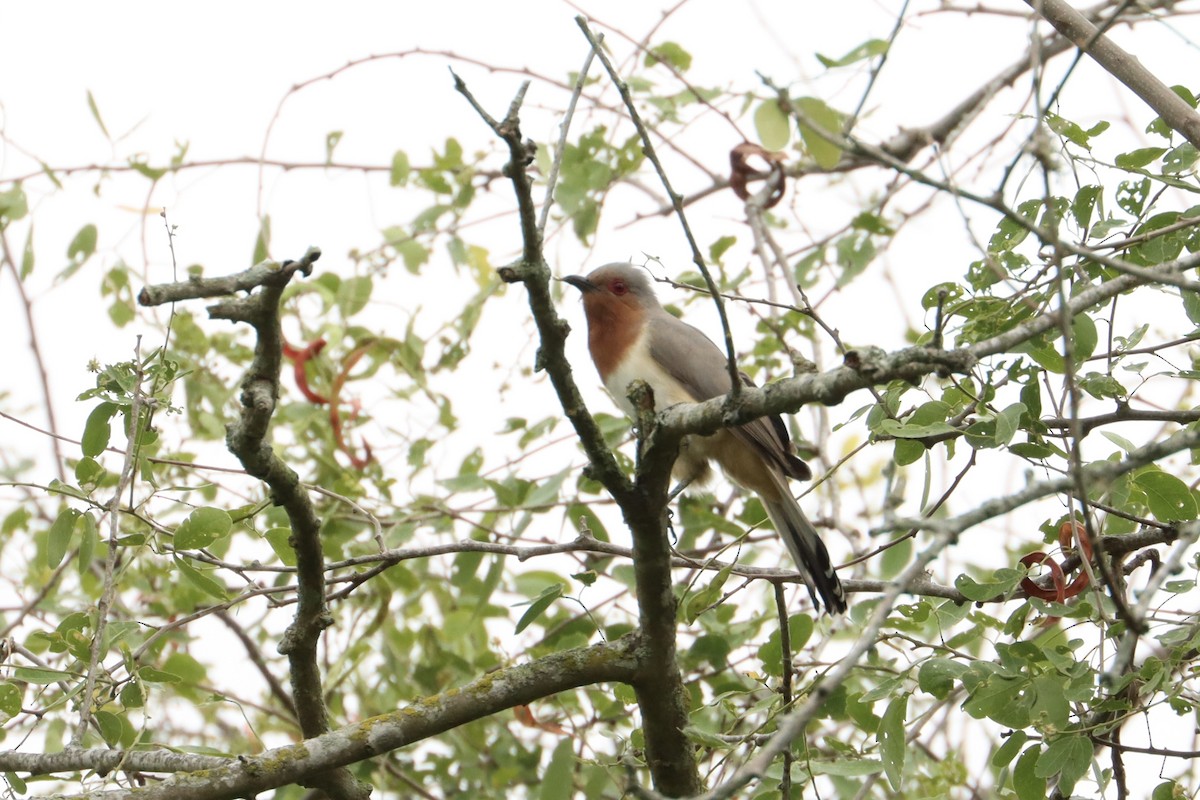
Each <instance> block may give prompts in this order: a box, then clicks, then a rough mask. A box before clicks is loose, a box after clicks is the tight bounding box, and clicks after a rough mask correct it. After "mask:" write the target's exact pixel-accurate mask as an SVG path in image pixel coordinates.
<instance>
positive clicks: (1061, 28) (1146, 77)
mask: <svg viewBox="0 0 1200 800" xmlns="http://www.w3.org/2000/svg"><path fill="white" fill-rule="evenodd" d="M1025 2H1026V3H1028V4H1029V7H1030V8H1032V9H1033V10H1034V11H1036V12H1037V13H1038V14H1040V15H1041V16H1042V18H1043V19H1045V20H1046V21H1047V22H1049V23H1050V24H1051V25H1053V26H1054V27H1055V29H1056V30H1058V32H1059V33H1061V34H1062V35H1063V36H1065V37H1067V38H1068V39H1070V40H1071V41H1072V42H1074V43H1075V46H1076V47H1078V48H1079V49H1080V50H1082V51H1083V52H1085V53H1087V54H1088V55H1089V56H1091V57H1092V58H1093V59H1094V60H1095V61H1096V63H1097V64H1099V65H1100V66H1101V67H1103V68H1104V70H1105V71H1106V72H1108V73H1109V74H1110V75H1112V76H1113V77H1114V78H1116V79H1117V80H1119V81H1120V82H1121V83H1123V84H1125V85H1126V86H1127V87H1129V89H1130V90H1131V91H1132V92H1133V93H1134V94H1136V95H1137V96H1138V97H1140V98H1141V99H1142V100H1143V101H1144V102H1145V103H1146V105H1148V106H1150V107H1151V108H1152V109H1154V110H1155V111H1157V112H1158V114H1159V116H1161V117H1162V118H1163V122H1165V123H1167V125H1169V126H1171V129H1172V130H1175V131H1178V132H1179V133H1180V134H1182V135H1183V137H1184V138H1185V139H1187V140H1188V141H1189V142H1191V143H1192V145H1193V146H1195V147H1200V114H1197V113H1196V111H1195V109H1193V108H1192V107H1191V106H1190V105H1188V104H1187V103H1186V102H1184V100H1183V99H1182V98H1181V97H1180V96H1179V95H1177V94H1175V92H1173V91H1171V88H1170V87H1169V86H1167V85H1166V84H1165V83H1163V82H1162V81H1160V80H1159V79H1158V78H1157V77H1155V76H1154V74H1153V73H1152V72H1150V70H1148V69H1146V68H1145V67H1143V66H1142V63H1141V62H1140V61H1138V60H1137V58H1135V57H1134V56H1132V55H1130V54H1129V53H1127V52H1125V51H1124V50H1122V49H1121V48H1120V47H1118V46H1117V45H1116V43H1115V42H1113V40H1112V39H1109V38H1108V37H1107V36H1105V35H1104V34H1103V33H1101V32H1100V30H1099V29H1097V28H1096V26H1095V25H1093V24H1092V23H1091V22H1090V21H1088V19H1087V18H1086V17H1085V16H1083V14H1081V13H1079V12H1078V11H1076V10H1075V9H1074V8H1072V7H1071V5H1070V4H1069V3H1067V2H1066V0H1025Z"/></svg>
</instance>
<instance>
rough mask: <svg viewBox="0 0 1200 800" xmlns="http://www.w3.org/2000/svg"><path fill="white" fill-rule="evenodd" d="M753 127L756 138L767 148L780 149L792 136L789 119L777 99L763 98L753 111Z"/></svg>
mask: <svg viewBox="0 0 1200 800" xmlns="http://www.w3.org/2000/svg"><path fill="white" fill-rule="evenodd" d="M754 129H755V130H756V131H757V132H758V140H759V141H760V142H762V146H763V147H765V148H767V149H768V150H782V149H783V148H785V147H787V145H788V142H789V141H791V138H792V127H791V120H789V119H788V116H787V114H785V113H783V109H782V108H780V107H779V101H778V100H764V101H763V102H762V103H760V104H759V106H758V108H757V109H756V110H755V112H754Z"/></svg>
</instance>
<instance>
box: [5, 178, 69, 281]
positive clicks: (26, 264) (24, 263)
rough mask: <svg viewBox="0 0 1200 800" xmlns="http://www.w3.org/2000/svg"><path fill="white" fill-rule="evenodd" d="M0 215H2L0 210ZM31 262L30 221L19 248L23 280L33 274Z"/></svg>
mask: <svg viewBox="0 0 1200 800" xmlns="http://www.w3.org/2000/svg"><path fill="white" fill-rule="evenodd" d="M59 188H60V189H61V188H62V187H61V186H60V187H59ZM0 216H3V211H2V210H0ZM33 262H34V253H33V223H30V225H29V231H28V233H26V234H25V247H23V248H22V249H21V280H25V279H26V278H28V277H29V276H30V275H32V274H33Z"/></svg>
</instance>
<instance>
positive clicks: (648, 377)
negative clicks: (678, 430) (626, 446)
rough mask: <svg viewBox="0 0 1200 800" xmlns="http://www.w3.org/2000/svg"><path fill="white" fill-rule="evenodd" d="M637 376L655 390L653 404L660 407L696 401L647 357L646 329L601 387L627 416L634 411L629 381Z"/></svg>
mask: <svg viewBox="0 0 1200 800" xmlns="http://www.w3.org/2000/svg"><path fill="white" fill-rule="evenodd" d="M638 380H640V381H645V382H646V383H647V384H648V385H649V386H650V388H651V389H652V390H653V391H654V408H655V409H657V410H659V411H661V410H662V409H664V408H668V407H670V406H673V405H677V404H679V403H694V402H696V401H695V399H694V398H693V397H692V396H691V395H690V394H688V392H687V391H686V390H685V389H684V388H683V385H682V384H681V383H680V382H679V381H677V380H675V378H673V377H671V375H670V374H668V373H667V371H666V370H664V369H663V368H662V366H661V365H660V364H659V363H658V362H657V361H655V360H654V359H652V358H651V357H650V347H649V335H648V332H647V331H645V330H643V331H642V334H641V335H640V336H639V337H638V338H637V341H635V342H634V343H633V346H632V347H630V348H629V351H628V352H627V353H626V355H625V358H624V359H623V360H622V361H621V363H620V364H618V365H617V368H616V369H614V370H613V371H612V372H610V373H609V375H608V378H607V379H606V380H605V381H604V388H605V389H607V390H608V393H609V394H610V395H612V398H613V400H615V401H616V403H617V405H618V406H620V407H621V410H622V411H624V412H625V413H626V414H627V415H629V416H630V417H634V416H636V415H635V413H634V410H633V405H632V404H631V403H630V402H629V384H631V383H633V382H634V381H638Z"/></svg>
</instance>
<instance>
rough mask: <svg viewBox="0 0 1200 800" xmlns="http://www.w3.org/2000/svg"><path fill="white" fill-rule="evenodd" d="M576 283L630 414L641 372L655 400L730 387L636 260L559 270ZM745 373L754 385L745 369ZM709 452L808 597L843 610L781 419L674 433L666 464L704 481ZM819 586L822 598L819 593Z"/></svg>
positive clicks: (598, 358) (670, 401) (602, 365)
mask: <svg viewBox="0 0 1200 800" xmlns="http://www.w3.org/2000/svg"><path fill="white" fill-rule="evenodd" d="M562 280H563V281H564V282H565V283H568V284H570V285H571V286H574V287H575V288H576V289H578V290H579V291H580V293H581V295H582V298H583V310H584V316H585V317H586V318H587V328H588V351H589V353H590V354H591V357H592V361H593V362H594V363H595V365H596V371H597V372H599V373H600V380H601V381H602V382H603V383H604V388H605V389H606V390H607V391H608V393H609V394H610V395H612V397H613V399H614V400H615V401H616V403H617V405H619V406H620V407H621V410H622V411H624V412H625V413H626V414H627V415H628V416H630V417H631V418H633V417H635V416H636V415H635V412H634V408H633V405H632V403H631V402H630V400H629V398H628V392H629V385H630V384H631V383H632V382H634V381H636V380H641V381H644V382H645V383H646V384H647V385H648V386H649V387H650V389H651V390H652V391H653V392H654V401H655V405H656V406H657V407H658V408H659V409H665V408H668V407H670V406H673V405H676V404H679V403H699V402H703V401H705V400H709V399H711V398H714V397H720V396H722V395H726V394H729V392H730V390H731V389H732V388H733V383H732V381H731V380H730V376H729V369H728V366H727V364H728V362H727V360H726V357H725V353H724V352H723V351H722V350H721V349H720V348H718V347H717V345H716V344H714V343H713V341H712V340H711V339H709V338H708V337H707V336H705V335H704V334H703V333H702V332H701V331H700V330H699V329H697V328H694V327H693V326H691V325H689V324H687V323H686V322H684V321H683V320H681V319H678V318H677V317H674V316H672V315H671V314H670V313H668V312H667V311H666V309H664V308H663V307H662V305H661V304H660V303H659V301H658V297H657V296H656V295H655V293H654V288H653V286H652V285H651V283H650V279H649V277H648V275H647V273H646V272H645V271H644V270H642V269H639V268H638V267H636V266H634V265H633V264H626V263H616V264H607V265H605V266H602V267H599V268H597V269H595V270H593V271H592V272H590V273H589V274H588V275H587V276H582V275H569V276H567V277H564V278H563V279H562ZM740 377H741V380H742V383H743V384H744V385H746V386H753V385H754V384H753V383H752V382H751V381H750V379H749V377H747V376H746V375H744V374H742V375H740ZM713 461H715V462H716V463H717V465H718V466H720V468H721V471H722V472H724V473H725V475H726V477H728V478H729V479H730V480H731V481H732V482H733V483H734V484H736V485H738V486H740V487H742V488H743V489H746V490H748V491H751V492H754V493H755V494H757V495H758V497H759V499H760V500H762V504H763V508H764V509H766V512H767V517H768V518H769V519H770V520H771V523H772V525H774V526H775V530H776V531H777V532H778V533H779V535H780V536H781V538H782V539H783V542H784V544H785V545H786V546H787V549H788V551H789V552H790V553H791V555H792V558H793V559H794V560H795V562H796V566H797V567H798V568H799V571H800V575H801V577H802V578H803V580H804V583H805V585H806V587H807V588H808V593H809V596H810V597H811V598H812V601H813V606H814V607H815V608H817V609H820V606H821V603H822V602H823V603H824V605H825V609H826V610H827V611H828V612H829V613H830V614H840V613H842V612H844V611H845V610H846V593H845V590H844V589H843V588H842V582H841V581H840V580H839V579H838V576H837V572H836V571H835V570H834V568H833V563H832V561H831V560H830V558H829V551H828V550H827V549H826V548H825V543H824V542H822V541H821V537H820V535H819V534H818V533H817V530H816V528H814V527H813V525H812V523H811V522H809V520H808V517H806V516H805V515H804V511H803V510H802V509H801V508H800V504H799V503H798V502H797V501H796V498H795V496H794V495H793V494H792V492H791V488H790V487H789V485H788V479H789V478H792V479H796V480H809V479H811V478H812V470H810V469H809V467H808V465H807V464H805V463H804V461H802V460H801V459H800V458H799V457H797V456H796V455H795V453H794V452H793V450H792V441H791V437H790V436H789V435H788V430H787V426H786V425H784V423H783V420H782V419H781V418H780V417H779V415H777V414H773V415H770V416H767V417H761V418H759V419H756V420H753V421H751V422H747V423H745V424H743V425H738V426H736V427H731V428H723V429H721V430H719V431H717V432H716V433H714V434H712V435H710V436H699V435H692V436H688V437H685V439H684V440H683V441H682V442H681V443H680V450H679V456H678V458H677V459H676V461H675V466H674V468H673V470H672V473H673V475H674V477H675V478H677V479H678V480H679V481H680V483H681V484H682V485H685V486H686V485H688V484H691V483H693V482H695V483H697V484H702V483H703V482H704V481H705V480H706V479H707V478H708V477H710V476H711V474H712V467H711V462H713ZM818 595H819V596H820V600H818Z"/></svg>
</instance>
